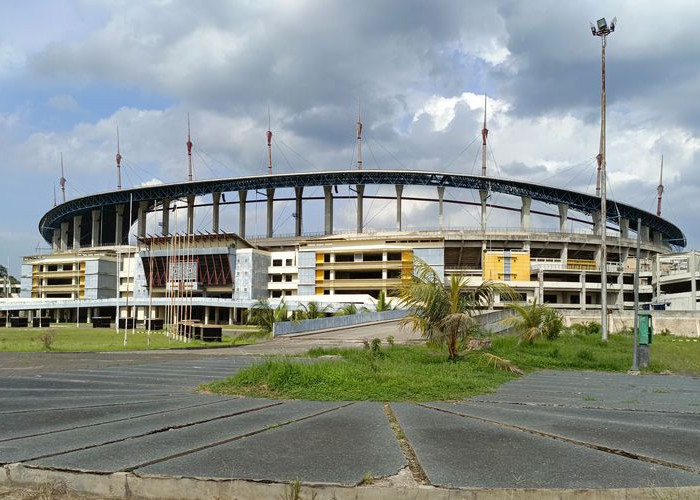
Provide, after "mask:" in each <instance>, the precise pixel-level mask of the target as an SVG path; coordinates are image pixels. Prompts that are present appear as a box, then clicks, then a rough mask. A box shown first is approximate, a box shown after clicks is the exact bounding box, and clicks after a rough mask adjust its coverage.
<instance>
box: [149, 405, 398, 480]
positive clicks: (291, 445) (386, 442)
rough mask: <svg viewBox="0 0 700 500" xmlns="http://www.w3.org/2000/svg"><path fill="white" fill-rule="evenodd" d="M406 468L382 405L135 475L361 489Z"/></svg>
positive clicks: (325, 417)
mask: <svg viewBox="0 0 700 500" xmlns="http://www.w3.org/2000/svg"><path fill="white" fill-rule="evenodd" d="M405 465H406V460H405V458H404V456H403V453H402V452H401V449H400V447H399V445H398V442H397V441H396V439H395V438H394V435H393V432H392V430H391V428H390V427H389V425H388V422H387V419H386V416H385V415H384V412H383V409H382V405H381V404H380V403H356V404H353V405H351V406H348V407H345V408H342V409H339V410H336V411H332V412H329V413H326V414H323V415H320V416H317V417H314V418H311V419H308V420H304V421H302V422H299V423H296V424H291V425H288V426H284V427H279V428H276V429H271V430H270V431H269V432H265V433H262V434H258V435H255V436H252V437H250V438H246V439H243V440H240V441H234V442H232V443H229V444H224V445H221V446H216V447H213V448H209V449H206V450H202V451H199V452H197V453H193V454H191V455H186V456H183V457H179V458H174V459H172V460H168V461H165V462H161V463H158V464H154V465H151V466H147V467H143V468H140V469H137V472H143V473H149V474H164V475H171V474H177V475H184V476H188V477H218V478H239V479H255V480H267V481H285V482H286V481H291V480H294V479H297V478H298V479H300V480H301V481H304V482H313V483H339V484H357V483H359V482H360V481H362V479H363V477H364V475H365V474H370V475H372V476H375V477H382V476H390V475H394V474H396V473H397V472H398V470H399V469H400V468H402V467H404V466H405Z"/></svg>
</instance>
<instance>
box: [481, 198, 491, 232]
mask: <svg viewBox="0 0 700 500" xmlns="http://www.w3.org/2000/svg"><path fill="white" fill-rule="evenodd" d="M488 197H489V192H488V191H484V190H483V189H482V190H480V191H479V198H481V230H482V231H483V230H485V229H486V200H487V199H488Z"/></svg>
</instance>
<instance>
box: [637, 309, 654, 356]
mask: <svg viewBox="0 0 700 500" xmlns="http://www.w3.org/2000/svg"><path fill="white" fill-rule="evenodd" d="M651 320H652V316H651V311H639V316H638V320H637V321H638V325H637V326H638V330H639V333H638V335H637V340H638V343H639V345H638V346H637V359H638V361H639V367H640V368H646V367H648V366H649V361H650V360H651V356H650V353H649V346H650V345H651V341H652V339H653V338H654V325H653V323H652V321H651Z"/></svg>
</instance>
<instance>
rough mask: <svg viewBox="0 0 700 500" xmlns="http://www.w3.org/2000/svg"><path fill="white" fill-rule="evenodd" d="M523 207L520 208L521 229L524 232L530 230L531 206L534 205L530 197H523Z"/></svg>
mask: <svg viewBox="0 0 700 500" xmlns="http://www.w3.org/2000/svg"><path fill="white" fill-rule="evenodd" d="M520 199H521V200H522V207H521V208H520V229H522V230H523V231H529V230H530V205H532V198H530V197H529V196H521V197H520Z"/></svg>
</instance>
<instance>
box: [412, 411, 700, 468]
mask: <svg viewBox="0 0 700 500" xmlns="http://www.w3.org/2000/svg"><path fill="white" fill-rule="evenodd" d="M416 404H418V406H422V407H423V408H427V409H431V410H435V411H439V412H443V413H447V414H450V415H455V416H458V417H461V418H470V419H473V420H478V421H480V422H485V423H488V424H494V425H497V426H499V427H503V428H506V429H512V430H516V431H519V432H526V433H529V434H533V435H535V436H540V437H545V438H549V439H554V440H556V441H563V442H565V443H569V444H573V445H576V446H582V447H584V448H589V449H592V450H598V451H602V452H604V453H609V454H611V455H617V456H621V457H625V458H630V459H632V460H639V461H641V462H647V463H650V464H655V465H662V466H664V467H670V468H672V469H677V470H683V471H686V472H692V473H694V474H700V468H697V467H693V466H690V465H684V464H679V463H676V462H671V461H668V460H663V459H660V458H654V457H650V456H648V455H642V454H640V453H633V452H630V451H626V450H622V449H620V448H611V447H609V446H603V445H599V444H595V443H589V442H587V441H581V440H579V439H573V438H569V437H566V436H561V435H559V434H553V433H550V432H544V431H538V430H536V429H531V428H529V427H523V426H520V425H515V424H509V423H507V422H501V421H499V420H493V419H490V418H484V417H477V416H474V415H467V414H465V413H459V412H456V411H450V410H446V409H444V408H438V407H436V406H431V405H429V404H425V403H416Z"/></svg>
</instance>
